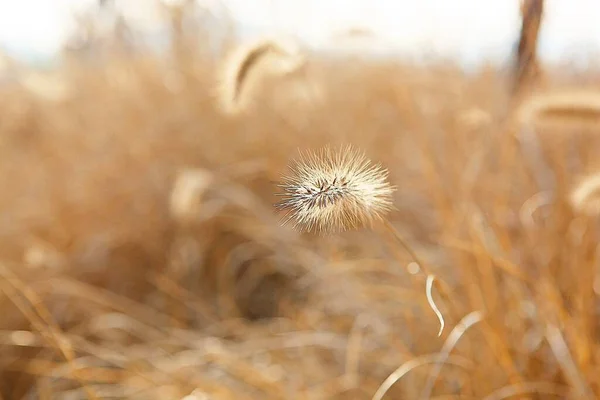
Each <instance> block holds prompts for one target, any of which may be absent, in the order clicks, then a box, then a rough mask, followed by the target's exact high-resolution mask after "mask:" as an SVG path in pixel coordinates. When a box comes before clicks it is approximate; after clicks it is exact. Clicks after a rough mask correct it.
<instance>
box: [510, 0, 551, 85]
mask: <svg viewBox="0 0 600 400" xmlns="http://www.w3.org/2000/svg"><path fill="white" fill-rule="evenodd" d="M543 14H544V0H522V1H521V32H520V36H519V43H518V45H517V48H516V54H515V60H514V62H515V64H514V71H513V74H514V75H513V91H514V92H515V93H519V92H521V91H522V90H523V89H524V88H525V87H526V86H528V85H530V84H531V83H533V82H534V81H535V79H536V78H537V76H538V74H539V72H540V66H539V61H538V55H537V46H538V37H539V34H540V28H541V25H542V18H543Z"/></svg>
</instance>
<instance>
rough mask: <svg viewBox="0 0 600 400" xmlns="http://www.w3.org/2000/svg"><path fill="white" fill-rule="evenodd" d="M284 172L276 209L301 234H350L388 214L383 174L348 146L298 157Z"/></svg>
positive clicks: (390, 189)
mask: <svg viewBox="0 0 600 400" xmlns="http://www.w3.org/2000/svg"><path fill="white" fill-rule="evenodd" d="M290 169H291V173H290V174H289V175H287V176H285V177H284V178H283V181H282V184H281V185H279V186H280V187H281V188H282V189H283V191H284V192H283V193H280V194H279V196H281V197H283V200H282V201H280V202H279V203H277V205H276V206H277V208H278V209H280V210H282V211H284V212H285V217H284V224H285V223H289V222H293V224H294V226H295V228H297V229H299V230H301V231H305V230H306V231H318V232H335V231H343V230H348V229H355V228H359V227H361V226H364V225H370V224H371V223H372V222H373V221H374V220H377V219H381V218H382V216H383V214H385V213H386V212H388V211H390V210H391V209H392V193H393V192H394V190H395V189H394V188H393V187H392V186H390V184H389V183H388V181H387V176H388V173H387V170H386V169H384V168H383V167H381V166H380V165H375V164H373V163H371V161H370V160H368V159H367V158H366V157H365V155H364V153H362V152H360V151H358V150H356V149H354V148H352V147H351V146H345V147H340V148H338V149H335V150H333V149H331V148H329V147H325V148H323V149H321V150H319V151H316V152H308V153H306V154H302V153H301V155H300V158H299V159H298V160H296V161H295V162H294V163H293V164H292V166H291V168H290Z"/></svg>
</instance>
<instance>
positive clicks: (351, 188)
mask: <svg viewBox="0 0 600 400" xmlns="http://www.w3.org/2000/svg"><path fill="white" fill-rule="evenodd" d="M290 170H291V173H290V174H289V175H287V176H285V177H284V178H283V182H282V183H281V184H280V185H279V187H280V188H282V189H283V193H279V194H278V195H279V196H281V197H283V200H282V201H280V202H279V203H277V204H276V208H277V209H279V210H280V211H283V212H284V219H283V223H284V224H287V223H290V222H292V223H293V224H294V227H295V228H296V229H298V230H300V231H316V232H319V233H330V232H339V231H344V230H348V229H356V228H359V227H362V226H365V225H369V226H372V224H373V222H375V221H380V222H382V223H383V225H384V226H385V228H386V232H387V233H388V234H390V235H391V236H392V237H393V238H394V239H395V240H396V241H398V243H400V245H401V246H402V247H403V248H404V249H405V250H406V251H407V252H408V253H409V255H410V256H411V257H412V258H413V261H415V262H416V263H417V264H419V266H420V267H421V268H423V270H424V271H425V272H426V274H427V288H426V294H427V301H428V303H429V306H430V307H431V308H432V310H433V311H434V312H435V314H436V316H437V317H438V319H439V322H440V330H439V332H438V336H439V335H441V333H442V331H443V328H444V325H445V324H444V319H443V316H442V314H441V312H440V311H439V309H438V307H437V306H436V304H435V302H434V301H433V297H432V294H431V291H432V288H433V281H434V279H435V276H434V275H432V274H430V273H428V272H427V271H426V268H425V265H424V264H423V262H422V261H421V260H420V259H419V258H418V257H417V255H416V254H415V252H414V251H413V250H412V249H411V248H410V246H409V245H408V244H407V243H406V242H405V241H404V239H402V237H401V236H400V234H399V233H398V231H397V230H396V229H395V228H394V227H393V225H392V224H391V223H390V222H389V221H388V220H387V218H386V217H385V214H386V213H387V212H389V211H391V210H392V208H393V205H392V194H393V193H394V191H395V190H396V188H395V187H394V186H392V185H390V184H389V182H388V180H387V177H388V171H387V170H386V169H385V168H383V167H382V166H381V165H379V164H373V163H372V162H371V161H370V160H369V159H367V158H366V156H365V154H364V153H363V152H361V151H358V150H357V149H355V148H353V147H352V146H342V147H339V148H338V149H332V148H330V147H328V146H327V147H324V148H322V149H320V150H318V151H313V152H307V153H302V152H301V153H300V157H299V158H298V159H297V160H296V161H295V162H293V163H292V165H291V167H290Z"/></svg>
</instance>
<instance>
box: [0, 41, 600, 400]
mask: <svg viewBox="0 0 600 400" xmlns="http://www.w3.org/2000/svg"><path fill="white" fill-rule="evenodd" d="M188 39H189V38H186V37H179V38H178V39H177V41H175V42H174V44H173V46H172V52H171V53H169V54H168V55H166V56H158V55H156V54H152V53H150V52H144V51H141V50H140V51H137V52H133V53H132V52H124V51H122V49H121V50H119V49H115V48H112V47H111V48H110V50H105V51H103V52H100V51H99V53H98V54H100V55H99V56H97V57H95V58H93V59H92V58H91V57H89V56H88V57H83V56H82V55H81V54H79V55H76V54H66V55H65V57H64V59H63V60H62V63H61V65H60V67H58V69H57V70H56V71H55V72H52V73H50V72H48V73H45V74H41V73H40V74H39V75H37V78H35V79H37V80H35V79H34V78H31V77H32V76H33V75H31V74H30V75H27V76H28V77H29V78H28V79H25V78H21V79H20V80H17V81H15V82H12V81H10V82H7V83H5V84H4V85H3V86H2V87H0V91H1V95H0V114H1V115H0V152H1V157H0V187H2V188H3V191H2V194H1V195H0V237H1V241H0V274H1V277H0V394H1V396H2V398H3V399H87V398H92V399H94V398H96V399H122V398H127V399H161V400H169V399H183V398H185V399H186V400H192V399H224V400H227V399H311V400H312V399H371V398H373V396H374V394H375V393H376V391H377V389H378V388H379V387H380V385H381V384H382V382H384V381H385V380H386V378H387V377H388V376H389V375H390V374H392V372H394V371H395V370H397V371H398V373H399V374H400V373H402V376H401V377H400V376H399V377H398V381H397V382H396V383H395V384H394V385H393V386H392V387H391V388H390V389H389V390H388V391H387V393H386V395H385V397H384V398H385V399H420V398H425V399H430V398H431V399H487V400H492V399H505V398H511V399H553V398H556V399H594V398H597V397H600V369H599V365H600V336H599V328H600V326H599V324H598V322H599V315H598V313H599V311H600V308H599V307H598V306H599V302H598V296H599V295H600V277H599V274H598V273H599V271H598V239H599V234H600V231H599V229H598V228H599V226H598V215H597V211H598V209H599V207H598V206H595V205H594V204H595V203H594V201H595V202H597V201H598V200H597V199H596V200H594V199H593V198H592V197H593V196H592V195H589V196H584V197H585V198H583V199H582V198H581V196H579V197H577V199H576V200H577V201H576V202H574V201H573V196H574V193H575V192H576V190H577V188H578V187H580V185H581V184H582V182H584V183H585V180H586V177H588V176H591V175H594V174H595V173H597V172H598V171H599V168H600V164H599V161H598V154H600V153H599V150H600V125H599V123H598V118H600V107H599V108H596V107H594V105H595V104H596V103H598V99H600V79H599V78H598V76H599V75H598V73H597V71H594V70H590V71H584V72H578V73H574V72H573V70H571V69H569V67H568V66H562V67H560V68H558V67H557V68H553V69H552V68H547V69H546V74H545V78H544V86H543V88H541V89H538V90H537V91H535V92H534V91H533V90H530V91H528V92H526V93H523V94H521V95H520V97H519V98H518V99H516V98H513V97H511V90H510V88H511V83H510V77H509V76H508V75H507V74H506V73H505V71H503V70H501V69H500V68H497V67H493V66H484V67H481V68H480V69H479V70H477V71H476V72H472V73H468V74H467V73H465V72H462V71H461V70H460V68H459V67H458V66H455V65H453V64H452V63H451V62H447V61H442V60H440V61H439V62H438V63H431V64H428V65H426V66H423V65H413V64H410V63H408V62H402V61H398V60H392V59H372V60H369V59H365V58H359V57H356V56H347V57H344V56H336V57H330V58H328V57H327V56H324V55H317V54H311V53H310V52H308V51H306V52H305V55H306V62H305V64H304V65H303V66H302V68H301V69H300V70H299V72H297V73H294V74H289V75H284V76H282V75H277V74H265V76H262V77H261V79H260V81H258V82H257V83H256V85H254V86H253V89H252V92H251V93H250V94H249V96H250V100H249V102H248V105H247V106H245V107H244V109H243V110H241V111H240V112H236V113H228V112H225V111H224V110H223V109H222V108H221V107H220V105H219V98H218V96H219V93H220V92H219V90H218V87H219V86H218V85H219V84H220V83H219V82H220V79H221V78H220V76H221V72H220V71H221V69H222V68H223V65H222V61H223V60H224V59H225V58H224V54H225V50H230V49H233V48H234V47H235V46H236V45H237V43H236V42H235V41H234V40H233V39H229V41H228V42H227V43H225V45H224V46H225V47H224V50H223V52H222V53H219V54H218V57H216V58H215V57H214V55H211V54H209V53H208V52H202V51H197V52H196V51H189V50H186V49H189V48H190V47H189V46H190V44H189V43H188V42H186V40H188ZM203 40H206V41H208V39H207V38H203V37H202V36H197V37H195V38H194V41H195V42H194V46H196V47H194V48H203V47H202V43H203V42H202V41H203ZM206 43H207V44H208V42H206ZM15 68H16V69H15V71H17V73H18V74H19V73H21V72H18V71H19V68H23V67H15ZM22 74H25V73H24V72H23V73H22ZM21 76H25V75H21ZM567 90H568V93H570V94H569V95H565V96H566V98H567V100H564V98H565V96H563V98H562V99H563V100H562V101H563V103H561V104H562V105H559V106H558V107H559V108H560V110H559V111H552V109H551V107H550V106H546V108H544V106H539V104H540V102H542V103H543V100H544V98H545V96H546V95H545V93H567V92H566V91H567ZM581 92H584V95H585V96H587V97H584V100H581V95H580V94H579V93H581ZM569 96H571V97H569ZM534 97H535V99H534ZM532 99H533V100H532ZM536 99H537V100H536ZM540 99H541V100H540ZM536 101H537V102H536ZM565 103H566V105H564V104H565ZM573 104H574V105H573ZM527 107H529V108H527ZM536 107H537V108H536ZM540 107H541V108H542V111H540ZM582 108H584V109H585V110H583V111H582V110H581V109H582ZM544 110H545V111H546V112H544ZM565 110H566V111H565ZM552 114H553V115H552ZM524 115H525V116H526V117H523V116H524ZM340 143H350V144H352V145H354V146H355V147H358V148H361V149H363V150H364V151H365V152H366V154H367V155H368V156H369V157H370V158H371V159H372V160H374V161H375V162H381V163H382V164H383V165H384V166H385V167H387V168H388V169H389V172H390V182H391V183H392V184H393V185H396V186H397V187H398V190H397V192H396V193H395V195H394V196H395V198H394V204H395V207H396V210H395V211H394V212H393V213H392V214H391V215H390V220H391V221H392V223H393V224H394V226H395V227H396V228H397V229H398V231H399V232H401V234H402V235H403V237H405V239H406V240H407V242H409V243H410V245H411V247H412V248H413V250H414V251H415V252H416V253H417V254H418V255H419V257H420V258H421V259H422V260H423V263H424V264H426V265H423V266H421V267H422V268H425V267H426V268H427V269H428V270H430V271H432V272H433V273H435V274H436V276H438V277H439V279H440V281H442V282H444V283H445V285H446V286H444V287H443V288H441V289H443V290H436V291H435V292H434V296H435V299H436V302H437V304H438V306H439V307H440V309H441V310H442V313H443V315H444V316H445V319H446V328H445V330H444V332H443V334H442V335H441V337H438V336H437V333H438V329H439V325H438V320H437V318H436V317H435V315H434V313H433V312H432V311H431V309H430V308H429V307H428V305H427V300H426V297H425V290H424V287H425V279H424V277H423V276H422V274H421V272H420V268H418V266H416V265H415V263H414V261H413V260H412V259H411V257H410V255H409V254H406V252H405V251H404V250H403V249H402V248H401V247H399V246H398V245H397V244H396V243H394V242H393V241H388V240H387V239H386V236H385V235H382V234H380V232H379V231H378V230H377V229H375V230H369V229H363V230H359V231H351V232H345V233H342V234H336V235H331V236H316V235H312V234H298V233H296V232H294V231H292V230H291V229H289V228H288V227H282V226H281V224H280V220H279V216H278V215H277V214H276V212H275V210H274V208H273V206H272V204H273V203H274V202H275V201H276V199H275V197H274V195H273V193H274V192H275V190H276V187H275V184H274V182H276V181H277V180H278V179H280V177H281V175H282V174H283V173H285V171H286V166H287V164H288V162H289V160H290V159H291V158H293V157H295V156H296V155H297V149H299V148H300V149H303V150H304V149H313V148H318V147H321V146H323V145H325V144H340ZM596 180H597V179H596ZM592 192H593V190H592ZM586 193H587V192H586ZM422 268H421V269H422ZM463 318H464V319H463ZM461 321H462V322H461ZM465 324H466V325H465ZM185 396H188V397H185Z"/></svg>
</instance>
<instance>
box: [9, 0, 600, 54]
mask: <svg viewBox="0 0 600 400" xmlns="http://www.w3.org/2000/svg"><path fill="white" fill-rule="evenodd" d="M117 1H118V2H120V5H121V8H122V10H123V12H124V14H126V16H128V17H129V18H130V19H132V20H134V21H135V23H136V24H138V26H140V27H142V28H144V29H148V30H152V29H157V25H156V23H157V20H158V17H157V15H158V14H157V13H156V12H155V11H154V12H153V11H152V9H151V8H150V7H149V6H148V5H149V4H151V3H152V2H151V1H150V0H117ZM170 1H172V2H174V1H177V0H170ZM198 2H199V3H203V4H209V5H213V6H214V5H215V4H218V3H219V1H218V0H198ZM222 2H223V3H224V4H225V5H226V6H227V7H228V8H229V9H230V11H231V13H232V14H233V16H234V17H235V18H236V20H238V21H240V22H241V23H242V24H243V25H244V26H245V27H246V28H248V29H245V32H250V33H249V34H251V35H255V34H256V35H259V34H267V33H269V32H278V33H287V34H294V35H296V36H299V37H300V38H301V39H302V40H303V41H305V42H306V43H307V44H308V45H310V46H314V47H320V48H323V47H325V48H327V47H331V46H332V43H333V42H332V39H331V37H332V36H333V35H335V34H336V33H339V32H342V31H344V30H347V29H349V28H364V29H368V30H370V31H372V32H373V33H374V34H375V35H376V37H377V38H378V39H377V41H378V43H379V44H380V45H381V46H384V47H385V46H387V47H391V48H394V49H398V50H401V51H403V52H405V53H409V54H417V53H419V52H422V51H424V50H425V51H427V52H429V53H436V54H443V55H456V56H458V57H467V58H479V57H496V56H501V55H506V54H508V51H509V50H510V48H511V46H512V45H513V43H514V40H515V37H516V35H517V32H518V27H519V13H518V8H519V1H518V0H419V1H400V0H222ZM93 3H94V0H14V1H9V0H0V47H4V48H7V47H8V48H9V49H11V50H19V51H24V52H27V53H32V54H39V55H42V56H45V55H51V54H52V53H53V52H54V51H56V50H57V49H58V48H59V47H60V45H61V44H62V43H63V41H64V39H65V37H66V36H67V34H68V33H69V32H70V30H71V29H72V27H73V21H72V19H71V16H70V12H69V8H70V7H74V6H75V5H76V7H77V8H78V9H81V8H83V7H85V6H86V5H88V4H93ZM599 21H600V1H599V0H570V1H566V0H547V1H546V19H545V22H544V24H545V25H544V28H543V31H542V36H541V43H540V47H541V48H540V50H541V53H542V56H544V57H545V58H546V59H552V60H555V59H557V58H559V57H560V56H562V55H564V54H571V53H579V54H581V53H582V52H584V53H585V52H587V51H589V50H591V49H592V48H594V47H595V48H596V49H600V22H599ZM336 43H337V45H338V46H339V42H336Z"/></svg>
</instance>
